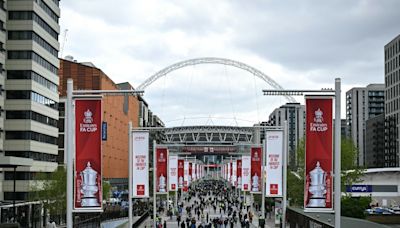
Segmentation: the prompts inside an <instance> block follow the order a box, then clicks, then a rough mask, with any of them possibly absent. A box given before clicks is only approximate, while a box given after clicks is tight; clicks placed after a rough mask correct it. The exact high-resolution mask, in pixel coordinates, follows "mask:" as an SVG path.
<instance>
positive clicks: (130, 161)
mask: <svg viewBox="0 0 400 228" xmlns="http://www.w3.org/2000/svg"><path fill="white" fill-rule="evenodd" d="M128 142H129V162H128V164H129V179H128V188H129V189H128V190H129V192H128V197H129V213H128V217H129V227H130V228H131V227H132V225H133V218H132V209H133V208H132V207H133V205H132V187H133V186H132V180H133V170H132V168H133V164H132V163H133V154H132V121H129V126H128Z"/></svg>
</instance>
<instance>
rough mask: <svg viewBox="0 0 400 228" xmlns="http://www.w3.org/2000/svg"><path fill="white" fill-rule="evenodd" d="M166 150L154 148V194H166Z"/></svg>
mask: <svg viewBox="0 0 400 228" xmlns="http://www.w3.org/2000/svg"><path fill="white" fill-rule="evenodd" d="M167 167H168V149H167V148H156V193H168V190H167V184H168V170H167Z"/></svg>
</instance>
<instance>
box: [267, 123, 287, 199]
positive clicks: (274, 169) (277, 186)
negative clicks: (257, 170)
mask: <svg viewBox="0 0 400 228" xmlns="http://www.w3.org/2000/svg"><path fill="white" fill-rule="evenodd" d="M265 137H266V139H267V140H266V148H265V149H266V158H265V160H266V175H267V176H266V181H265V191H266V192H265V196H267V197H282V183H283V173H282V172H283V171H282V168H283V165H282V156H283V131H277V130H275V131H266V136H265Z"/></svg>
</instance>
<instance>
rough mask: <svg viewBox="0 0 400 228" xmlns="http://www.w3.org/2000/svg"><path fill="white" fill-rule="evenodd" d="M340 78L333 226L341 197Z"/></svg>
mask: <svg viewBox="0 0 400 228" xmlns="http://www.w3.org/2000/svg"><path fill="white" fill-rule="evenodd" d="M340 83H341V82H340V78H336V79H335V205H334V206H335V207H334V208H335V227H336V228H340V212H341V211H340V210H341V208H340V203H341V202H340V198H341V194H342V191H341V186H340V185H341V183H340V179H341V176H340V175H341V160H340V159H341V151H340V149H341V148H340V146H341V145H340V144H341V138H340V123H341V119H340V98H341V97H340V94H341V91H340Z"/></svg>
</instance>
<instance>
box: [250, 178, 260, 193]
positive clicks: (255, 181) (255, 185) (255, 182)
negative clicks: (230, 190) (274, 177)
mask: <svg viewBox="0 0 400 228" xmlns="http://www.w3.org/2000/svg"><path fill="white" fill-rule="evenodd" d="M258 179H259V178H258V175H257V173H255V174H254V176H253V177H252V180H253V181H252V183H251V187H252V188H251V191H252V192H258V191H259V190H258Z"/></svg>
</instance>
